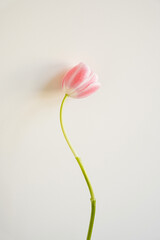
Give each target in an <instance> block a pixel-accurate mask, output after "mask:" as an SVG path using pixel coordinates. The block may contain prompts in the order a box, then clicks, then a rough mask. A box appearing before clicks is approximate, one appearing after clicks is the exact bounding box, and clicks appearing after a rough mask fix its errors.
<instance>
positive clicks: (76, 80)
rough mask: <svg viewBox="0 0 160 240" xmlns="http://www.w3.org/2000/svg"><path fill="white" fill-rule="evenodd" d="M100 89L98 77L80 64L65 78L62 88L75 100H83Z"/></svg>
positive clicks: (84, 65)
mask: <svg viewBox="0 0 160 240" xmlns="http://www.w3.org/2000/svg"><path fill="white" fill-rule="evenodd" d="M99 87H100V83H99V81H98V76H97V74H96V73H94V72H93V71H92V70H91V69H90V68H89V67H88V66H87V65H86V64H84V63H79V64H78V65H76V66H74V67H73V68H71V69H70V70H69V71H68V72H67V73H66V74H65V76H64V78H63V81H62V88H63V89H64V91H65V93H66V94H67V95H68V96H70V97H73V98H83V97H87V96H89V95H90V94H92V93H94V92H95V91H97V90H98V89H99Z"/></svg>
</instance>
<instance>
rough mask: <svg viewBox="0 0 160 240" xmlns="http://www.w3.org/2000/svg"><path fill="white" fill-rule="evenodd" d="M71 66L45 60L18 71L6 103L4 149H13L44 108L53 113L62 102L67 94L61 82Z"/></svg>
mask: <svg viewBox="0 0 160 240" xmlns="http://www.w3.org/2000/svg"><path fill="white" fill-rule="evenodd" d="M67 69H68V67H67V65H66V64H63V63H58V64H52V63H48V64H46V63H45V64H39V65H35V66H34V67H33V65H32V66H29V65H27V66H23V67H21V68H20V69H18V70H17V69H15V70H14V74H13V73H12V76H10V77H9V90H7V91H6V92H5V94H4V101H3V106H2V107H3V109H4V110H5V111H4V114H3V117H4V120H6V119H7V122H6V121H5V126H4V127H3V133H2V139H3V143H2V145H3V149H4V150H5V149H8V148H10V147H11V148H13V147H14V146H15V144H16V142H17V141H19V140H20V138H21V136H22V134H23V131H25V129H26V127H27V126H28V125H30V124H31V123H32V121H34V119H35V118H37V117H39V116H41V114H42V112H43V111H44V112H45V111H50V112H51V114H52V112H53V108H57V106H59V105H60V101H61V98H62V96H63V91H62V88H61V82H62V78H63V76H64V74H65V73H66V71H67ZM13 139H14V140H13ZM0 142H1V141H0Z"/></svg>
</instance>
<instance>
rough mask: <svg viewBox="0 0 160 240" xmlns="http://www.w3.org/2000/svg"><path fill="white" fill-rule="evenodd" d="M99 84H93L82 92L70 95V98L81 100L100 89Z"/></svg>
mask: <svg viewBox="0 0 160 240" xmlns="http://www.w3.org/2000/svg"><path fill="white" fill-rule="evenodd" d="M100 86H101V84H100V83H99V82H96V83H93V84H91V85H89V86H88V87H87V88H85V89H84V90H83V91H79V92H77V94H74V95H71V97H76V98H83V97H87V96H89V95H91V94H92V93H94V92H96V91H97V90H98V89H99V88H100Z"/></svg>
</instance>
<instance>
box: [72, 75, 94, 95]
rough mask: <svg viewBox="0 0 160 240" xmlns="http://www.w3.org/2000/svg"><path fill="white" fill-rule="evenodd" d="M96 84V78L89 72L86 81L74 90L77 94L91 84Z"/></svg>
mask: <svg viewBox="0 0 160 240" xmlns="http://www.w3.org/2000/svg"><path fill="white" fill-rule="evenodd" d="M96 82H98V76H97V74H95V73H94V72H91V74H90V76H89V78H88V79H86V80H85V81H84V82H83V83H82V84H81V85H80V86H78V87H77V88H76V91H77V92H81V91H83V90H85V89H86V88H87V87H89V86H90V85H91V84H93V83H96Z"/></svg>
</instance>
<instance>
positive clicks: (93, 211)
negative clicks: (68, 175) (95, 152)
mask: <svg viewBox="0 0 160 240" xmlns="http://www.w3.org/2000/svg"><path fill="white" fill-rule="evenodd" d="M67 96H68V95H67V94H65V96H64V98H63V100H62V103H61V107H60V124H61V128H62V132H63V135H64V137H65V139H66V142H67V144H68V146H69V148H70V149H71V151H72V153H73V155H74V157H75V159H76V160H77V162H78V165H79V167H80V169H81V171H82V173H83V176H84V178H85V180H86V183H87V186H88V189H89V192H90V195H91V199H90V200H91V217H90V223H89V228H88V234H87V240H90V239H91V236H92V229H93V224H94V218H95V211H96V199H95V196H94V192H93V189H92V186H91V183H90V181H89V178H88V176H87V173H86V171H85V169H84V167H83V165H82V162H81V160H80V158H79V157H78V156H77V154H76V152H75V151H74V149H73V147H72V145H71V143H70V141H69V139H68V137H67V135H66V132H65V130H64V127H63V120H62V110H63V104H64V101H65V99H66V98H67Z"/></svg>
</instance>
